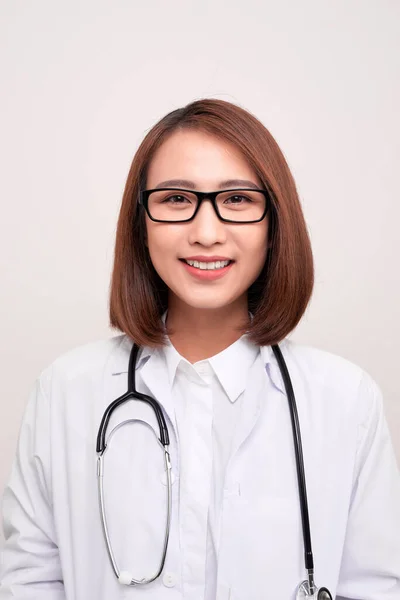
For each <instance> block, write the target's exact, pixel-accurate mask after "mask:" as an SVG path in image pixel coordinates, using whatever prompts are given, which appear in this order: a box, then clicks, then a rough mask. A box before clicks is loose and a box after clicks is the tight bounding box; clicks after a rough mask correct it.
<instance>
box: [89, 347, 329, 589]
mask: <svg viewBox="0 0 400 600" xmlns="http://www.w3.org/2000/svg"><path fill="white" fill-rule="evenodd" d="M139 350H140V348H139V346H138V345H136V344H133V346H132V350H131V353H130V357H129V367H128V390H127V391H126V392H125V394H123V395H122V396H120V397H119V398H117V399H116V400H114V402H112V403H111V404H110V405H109V406H108V408H107V409H106V411H105V413H104V415H103V418H102V420H101V423H100V428H99V432H98V434H97V444H96V452H97V482H98V492H99V506H100V516H101V523H102V527H103V532H104V537H105V542H106V546H107V551H108V556H109V558H110V561H111V565H112V568H113V571H114V573H115V576H116V577H117V579H118V581H119V582H120V583H121V584H123V585H132V586H135V585H144V584H146V583H151V582H152V581H154V580H155V579H157V577H159V576H160V575H161V573H162V570H163V568H164V564H165V558H166V554H167V548H168V540H169V532H170V525H171V495H172V490H171V487H172V481H171V461H170V454H169V435H168V428H167V424H166V421H165V417H164V414H163V412H162V409H161V406H160V405H159V404H158V402H157V401H156V400H154V398H152V397H151V396H147V395H146V394H142V393H140V392H138V391H137V390H136V382H135V376H136V374H135V369H136V361H137V357H138V353H139ZM272 350H273V352H274V355H275V357H276V359H277V361H278V365H279V369H280V372H281V375H282V378H283V382H284V384H285V389H286V394H287V398H288V403H289V408H290V417H291V422H292V431H293V441H294V448H295V454H296V470H297V482H298V489H299V499H300V509H301V521H302V527H303V542H304V563H305V568H306V571H307V579H305V580H304V581H302V582H301V583H300V585H299V586H298V588H297V595H296V600H303V599H306V598H308V599H310V598H314V599H317V600H332V595H331V593H330V592H329V590H328V589H327V588H325V587H322V588H317V587H316V585H315V583H314V560H313V554H312V549H311V532H310V521H309V515H308V501H307V490H306V479H305V472H304V460H303V447H302V443H301V435H300V424H299V417H298V414H297V406H296V399H295V395H294V391H293V386H292V382H291V379H290V375H289V371H288V368H287V366H286V363H285V360H284V358H283V356H282V352H281V349H280V348H279V346H278V345H274V346H272ZM128 400H140V401H142V402H145V403H147V404H148V405H150V406H151V408H152V409H153V411H154V414H155V416H156V419H157V422H158V427H159V436H157V433H156V431H155V430H154V429H153V428H152V427H151V425H149V424H148V423H146V422H145V421H143V420H142V419H127V420H125V421H122V422H121V423H119V424H118V425H116V426H115V427H114V429H112V431H111V433H110V434H109V436H108V438H107V440H106V432H107V427H108V424H109V421H110V418H111V415H112V413H113V411H114V410H115V409H116V408H118V407H119V406H121V404H124V403H125V402H127V401H128ZM133 422H136V423H137V422H140V423H141V424H143V425H145V426H147V427H148V428H149V429H150V430H151V431H152V432H153V433H154V435H155V437H156V440H157V443H158V444H159V446H160V449H161V450H162V452H163V455H164V465H165V471H166V474H167V486H166V488H167V515H166V523H165V536H164V544H163V550H162V555H161V561H160V564H159V566H158V569H157V570H156V572H155V573H154V575H152V576H151V577H149V578H143V579H135V578H134V577H133V575H132V573H130V572H128V571H120V569H119V568H118V565H117V562H116V559H115V556H114V553H113V550H112V546H111V541H110V535H109V530H108V525H107V517H106V511H105V505H104V488H103V474H104V455H105V452H106V450H107V447H108V446H109V445H110V443H111V440H112V438H113V436H114V435H115V433H116V432H117V431H118V429H120V428H121V427H122V426H123V425H125V424H127V423H133Z"/></svg>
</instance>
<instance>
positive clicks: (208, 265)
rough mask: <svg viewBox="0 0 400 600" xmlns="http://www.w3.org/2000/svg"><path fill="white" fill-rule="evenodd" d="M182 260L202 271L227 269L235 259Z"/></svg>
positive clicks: (181, 259)
mask: <svg viewBox="0 0 400 600" xmlns="http://www.w3.org/2000/svg"><path fill="white" fill-rule="evenodd" d="M179 260H180V261H181V262H183V263H185V264H187V265H189V266H190V267H193V268H194V269H199V270H200V271H217V270H220V269H225V268H226V267H228V266H229V265H231V264H232V263H233V262H235V261H233V260H230V259H225V260H214V261H198V260H187V259H186V258H180V259H179Z"/></svg>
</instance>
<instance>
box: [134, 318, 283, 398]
mask: <svg viewBox="0 0 400 600" xmlns="http://www.w3.org/2000/svg"><path fill="white" fill-rule="evenodd" d="M167 312H168V311H165V312H164V314H163V315H162V317H161V319H162V322H163V323H164V324H165V320H166V316H167ZM250 316H251V318H252V315H250ZM154 352H164V356H165V361H166V365H167V371H168V378H169V383H170V386H171V388H172V386H173V383H174V379H175V375H176V371H177V368H178V366H179V364H180V362H181V361H183V362H186V363H187V364H188V365H190V363H189V361H187V360H186V359H185V358H184V357H182V356H181V355H180V354H179V352H178V351H177V350H176V349H175V347H174V346H173V345H172V343H171V341H170V339H169V338H168V337H167V345H166V346H164V347H163V348H162V349H154V348H149V347H147V346H144V347H143V348H142V352H141V354H140V356H139V359H138V361H137V364H136V370H138V369H140V368H141V367H142V366H143V365H144V364H145V363H146V362H147V360H149V359H150V357H151V356H152V354H153V353H154ZM258 352H260V355H261V360H262V362H263V364H264V366H265V369H266V371H267V373H268V375H269V377H270V379H271V381H272V383H273V384H274V386H275V387H276V388H277V389H278V390H279V391H281V392H283V393H285V391H284V383H283V379H282V375H281V373H280V370H279V366H278V364H277V362H276V359H275V356H274V353H273V351H272V347H271V346H260V347H258V346H256V345H255V344H253V343H251V342H250V341H249V339H248V337H247V335H243V336H242V337H240V338H239V339H238V340H237V341H236V342H234V343H233V344H231V345H230V346H229V347H228V348H225V350H223V351H222V352H220V353H218V354H216V355H215V356H212V357H211V358H209V359H208V361H209V363H210V364H211V366H212V368H213V370H214V372H215V374H216V376H217V377H218V379H219V381H220V383H221V385H222V387H223V388H224V390H225V392H226V394H227V396H228V397H229V399H230V401H231V402H235V400H237V398H238V397H239V396H240V394H241V393H242V392H243V391H244V389H245V386H246V380H247V376H248V374H249V371H250V367H251V365H252V364H253V363H254V361H255V359H256V357H257V355H258ZM190 366H192V365H190ZM232 373H234V374H235V376H234V377H232Z"/></svg>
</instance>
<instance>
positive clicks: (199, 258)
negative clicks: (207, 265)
mask: <svg viewBox="0 0 400 600" xmlns="http://www.w3.org/2000/svg"><path fill="white" fill-rule="evenodd" d="M180 260H197V262H216V261H217V260H219V261H221V260H232V259H231V258H227V257H226V256H187V257H186V258H181V259H180Z"/></svg>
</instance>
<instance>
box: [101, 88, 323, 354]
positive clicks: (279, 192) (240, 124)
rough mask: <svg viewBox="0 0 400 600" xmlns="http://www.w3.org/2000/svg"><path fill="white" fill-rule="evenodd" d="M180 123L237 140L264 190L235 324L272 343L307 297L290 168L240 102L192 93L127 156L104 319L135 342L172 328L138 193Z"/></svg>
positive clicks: (149, 342) (301, 226)
mask: <svg viewBox="0 0 400 600" xmlns="http://www.w3.org/2000/svg"><path fill="white" fill-rule="evenodd" d="M182 129H195V130H201V131H204V132H206V133H209V134H211V135H214V136H216V137H218V138H219V139H222V140H224V141H226V142H229V143H231V144H233V145H234V146H236V147H237V148H239V149H240V151H241V152H242V154H243V156H244V157H245V158H246V160H247V161H248V163H249V165H250V166H251V167H252V168H253V170H254V171H255V173H256V174H257V176H258V177H259V178H260V180H261V181H262V183H263V185H264V186H265V189H267V190H268V191H269V193H270V197H271V209H270V211H269V212H268V213H267V216H268V218H269V243H270V248H269V250H268V254H267V258H266V261H265V264H264V266H263V269H262V271H261V273H260V275H259V276H258V278H257V280H256V281H255V282H254V283H253V284H252V285H251V286H250V287H249V289H248V310H249V311H250V312H251V313H252V314H253V319H252V320H251V322H249V323H247V324H246V326H245V327H243V328H241V329H240V328H239V329H238V331H241V332H242V333H247V334H248V336H249V340H250V341H251V342H253V343H255V344H257V345H259V346H266V345H272V344H277V343H278V342H280V341H281V340H282V339H283V338H285V337H286V335H287V334H288V333H290V332H291V331H292V330H293V329H294V328H295V327H296V325H297V324H298V322H299V321H300V319H301V317H302V316H303V314H304V312H305V310H306V308H307V305H308V302H309V300H310V298H311V294H312V290H313V285H314V266H313V256H312V250H311V245H310V239H309V236H308V232H307V227H306V223H305V220H304V216H303V212H302V209H301V205H300V201H299V197H298V194H297V190H296V185H295V182H294V179H293V176H292V174H291V172H290V170H289V167H288V165H287V163H286V160H285V158H284V156H283V154H282V152H281V150H280V148H279V146H278V144H277V143H276V141H275V140H274V138H273V137H272V135H271V134H270V133H269V131H268V130H267V129H266V128H265V127H264V125H263V124H262V123H261V122H260V121H259V120H258V119H256V118H255V117H254V116H253V115H252V114H250V113H249V112H247V111H246V110H244V109H243V108H240V107H239V106H236V105H234V104H231V103H230V102H226V101H223V100H216V99H202V100H197V101H195V102H192V103H190V104H188V105H187V106H185V107H184V108H180V109H178V110H174V111H172V112H170V113H169V114H167V115H166V116H165V117H163V118H162V119H161V120H160V121H159V122H158V123H156V125H154V127H153V128H152V129H151V130H150V131H149V132H148V133H147V135H146V136H145V138H144V139H143V141H142V143H141V144H140V146H139V148H138V150H137V152H136V154H135V156H134V159H133V161H132V165H131V168H130V170H129V174H128V178H127V181H126V185H125V190H124V194H123V198H122V204H121V209H120V213H119V217H118V223H117V231H116V244H115V253H114V265H113V271H112V275H111V282H110V298H109V302H110V305H109V318H110V325H111V327H113V328H116V329H119V330H120V331H122V332H124V333H125V334H126V335H128V336H129V337H130V338H131V339H132V340H133V341H134V342H135V343H136V344H138V345H140V346H148V347H153V348H155V347H162V346H164V345H165V344H166V341H167V340H166V337H165V336H166V334H170V333H171V332H170V331H168V330H167V327H165V326H164V324H163V322H162V320H161V316H162V315H163V313H164V312H165V310H166V309H167V307H168V288H167V286H166V284H165V283H164V282H163V281H162V279H161V278H160V277H159V275H158V273H157V272H156V271H155V269H154V267H153V265H152V262H151V259H150V255H149V252H148V248H147V246H146V221H145V211H144V207H143V206H142V205H139V204H138V199H139V192H140V190H143V189H145V187H146V177H147V171H148V167H149V164H150V162H151V160H152V157H153V156H154V153H155V152H156V150H157V149H158V148H159V147H160V146H161V144H162V143H163V142H164V141H165V140H166V139H167V137H168V136H169V135H171V134H172V133H173V132H175V131H177V130H182ZM249 321H250V320H249Z"/></svg>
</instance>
